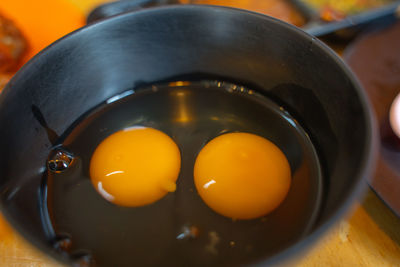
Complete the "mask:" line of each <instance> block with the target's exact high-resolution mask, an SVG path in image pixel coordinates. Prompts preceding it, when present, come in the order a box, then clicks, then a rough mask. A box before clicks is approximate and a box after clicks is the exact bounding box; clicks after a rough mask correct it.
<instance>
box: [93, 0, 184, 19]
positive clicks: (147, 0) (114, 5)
mask: <svg viewBox="0 0 400 267" xmlns="http://www.w3.org/2000/svg"><path fill="white" fill-rule="evenodd" d="M170 4H179V0H121V1H116V2H111V3H107V4H103V5H100V6H98V7H96V8H95V9H94V10H92V11H91V12H90V13H89V15H88V17H87V19H86V23H87V24H90V23H93V22H96V21H98V20H101V19H105V18H108V17H111V16H115V15H119V14H122V13H126V12H131V11H135V10H140V9H143V8H147V7H153V6H164V5H170Z"/></svg>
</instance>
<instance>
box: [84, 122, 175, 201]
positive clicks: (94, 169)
mask: <svg viewBox="0 0 400 267" xmlns="http://www.w3.org/2000/svg"><path fill="white" fill-rule="evenodd" d="M180 165H181V156H180V151H179V148H178V147H177V145H176V144H175V142H174V141H173V140H172V139H171V138H170V137H169V136H168V135H166V134H165V133H163V132H161V131H159V130H156V129H153V128H146V127H132V128H128V129H124V130H121V131H118V132H115V133H113V134H112V135H110V136H108V137H107V138H106V139H104V140H103V141H102V142H101V143H100V144H99V145H98V147H97V148H96V150H95V151H94V153H93V155H92V158H91V161H90V178H91V181H92V184H93V186H94V187H95V188H96V190H97V191H98V192H99V193H100V195H102V196H103V197H104V198H105V199H107V200H108V201H110V202H112V203H114V204H117V205H120V206H127V207H138V206H144V205H148V204H151V203H153V202H155V201H157V200H159V199H161V198H162V197H164V196H165V195H166V194H167V193H168V192H174V191H175V189H176V184H175V182H176V180H177V179H178V175H179V171H180Z"/></svg>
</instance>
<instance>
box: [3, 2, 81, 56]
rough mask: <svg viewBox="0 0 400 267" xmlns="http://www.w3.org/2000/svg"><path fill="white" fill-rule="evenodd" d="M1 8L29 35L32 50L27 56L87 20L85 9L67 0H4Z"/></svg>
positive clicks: (27, 36)
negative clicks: (83, 10) (82, 9)
mask: <svg viewBox="0 0 400 267" xmlns="http://www.w3.org/2000/svg"><path fill="white" fill-rule="evenodd" d="M0 12H2V13H4V14H5V15H6V16H7V17H8V18H10V19H11V20H13V21H14V23H15V24H16V25H17V27H18V28H19V29H20V30H21V31H22V33H23V34H24V35H25V37H26V38H27V40H28V43H29V46H30V50H29V53H28V55H27V58H26V60H28V59H29V58H31V57H32V56H34V55H35V54H37V53H38V52H40V51H41V50H42V49H43V48H45V47H46V46H48V45H49V44H51V43H52V42H54V41H55V40H57V39H59V38H61V37H62V36H64V35H66V34H68V33H70V32H72V31H74V30H76V29H78V28H80V27H82V26H83V25H84V24H85V16H84V14H83V12H82V11H81V10H80V9H79V8H78V7H76V6H75V5H73V4H72V3H71V2H69V1H68V0H36V1H26V0H1V2H0Z"/></svg>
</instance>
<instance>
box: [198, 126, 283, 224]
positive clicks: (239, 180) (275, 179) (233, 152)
mask: <svg viewBox="0 0 400 267" xmlns="http://www.w3.org/2000/svg"><path fill="white" fill-rule="evenodd" d="M194 181H195V185H196V189H197V191H198V193H199V195H200V197H201V198H202V199H203V201H204V202H205V203H206V204H207V205H208V206H209V207H210V208H211V209H213V210H214V211H215V212H217V213H219V214H221V215H223V216H226V217H229V218H233V219H254V218H257V217H261V216H264V215H266V214H268V213H269V212H271V211H273V210H274V209H276V208H277V207H278V206H279V205H280V204H281V203H282V201H283V200H284V199H285V197H286V195H287V193H288V191H289V188H290V184H291V171H290V166H289V162H288V160H287V159H286V157H285V155H284V154H283V152H282V151H281V150H280V149H279V148H278V147H277V146H276V145H275V144H273V143H272V142H270V141H269V140H267V139H265V138H263V137H260V136H257V135H255V134H250V133H228V134H223V135H220V136H218V137H216V138H214V139H213V140H211V141H210V142H209V143H208V144H206V145H205V146H204V147H203V149H202V150H201V151H200V153H199V155H198V156H197V159H196V162H195V166H194Z"/></svg>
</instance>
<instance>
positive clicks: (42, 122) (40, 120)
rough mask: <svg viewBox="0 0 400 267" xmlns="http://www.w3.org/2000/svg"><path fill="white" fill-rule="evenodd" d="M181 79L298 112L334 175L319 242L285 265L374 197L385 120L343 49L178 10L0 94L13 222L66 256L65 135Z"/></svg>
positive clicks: (130, 27) (83, 35)
mask: <svg viewBox="0 0 400 267" xmlns="http://www.w3.org/2000/svg"><path fill="white" fill-rule="evenodd" d="M177 77H185V79H194V80H198V79H205V78H210V77H211V78H214V77H218V78H223V79H225V80H229V81H232V82H236V83H238V84H243V85H246V86H247V87H249V88H256V89H259V90H260V91H261V92H262V93H264V94H266V95H268V96H269V97H270V98H271V99H273V100H274V101H276V102H277V103H279V104H281V105H284V106H285V107H287V109H288V110H289V111H290V112H291V113H292V114H294V115H296V118H298V119H299V121H300V123H301V125H302V126H303V127H304V128H305V129H306V130H307V133H308V134H309V135H310V138H311V139H312V141H313V142H314V145H315V147H316V148H317V150H318V153H319V157H320V161H321V162H322V165H323V171H324V184H325V188H324V189H325V191H324V196H323V197H324V202H323V207H322V210H321V213H320V214H319V218H318V221H317V223H316V224H315V226H314V228H313V230H312V231H311V232H310V234H309V236H307V237H305V238H304V239H303V240H302V241H299V242H297V243H296V244H293V246H292V247H291V248H290V249H288V250H286V251H283V252H282V253H281V254H280V255H279V256H278V258H280V257H282V258H286V257H288V255H291V254H292V253H293V252H294V251H297V249H298V248H303V247H305V246H306V245H307V244H309V243H310V241H311V240H313V239H314V238H315V237H317V236H318V235H320V234H321V233H322V232H323V229H326V227H327V226H328V225H330V224H331V223H332V222H334V221H335V219H336V218H338V216H339V215H340V214H342V213H343V211H344V210H345V209H346V208H347V207H348V206H349V204H350V203H351V201H352V200H353V199H354V198H355V197H356V196H357V193H359V192H360V191H361V190H362V188H363V185H364V182H363V178H364V177H365V176H368V175H369V174H370V171H371V168H372V159H373V150H374V146H375V143H374V142H375V141H374V140H375V139H374V138H373V136H374V130H373V120H372V116H371V113H370V110H369V107H368V103H367V102H366V98H365V96H364V94H363V93H362V91H361V89H360V88H359V86H358V84H357V82H356V81H355V80H354V79H353V77H352V75H351V73H350V72H349V70H348V69H347V67H346V66H345V65H344V64H343V63H342V62H341V61H340V59H338V58H337V57H336V56H335V55H334V53H333V52H331V51H330V50H329V49H328V48H327V47H326V46H324V45H323V44H322V43H320V42H319V41H318V40H316V39H315V38H313V37H312V36H309V35H307V34H305V33H303V32H302V31H300V30H298V29H295V28H294V27H292V26H289V25H287V24H284V23H282V22H279V21H277V20H275V19H272V18H269V17H266V16H262V15H258V14H254V13H248V12H245V11H239V10H235V9H230V8H217V7H198V6H196V7H195V6H172V7H165V8H157V9H149V10H143V11H140V12H136V13H127V14H124V15H121V16H116V17H113V18H111V19H107V20H104V21H102V22H100V23H98V24H94V25H91V26H89V27H86V28H84V29H82V30H80V31H78V32H76V33H74V34H72V35H69V36H68V37H66V38H64V39H63V40H61V41H59V42H57V43H55V44H54V45H52V46H51V47H50V48H48V49H46V50H45V51H43V52H42V53H41V54H39V55H38V56H36V57H35V58H34V59H33V60H32V61H30V62H29V63H28V64H27V65H26V66H24V67H23V68H22V69H21V70H20V71H19V72H18V73H17V74H16V75H15V77H14V78H13V79H12V80H11V82H10V83H9V84H8V85H7V87H6V88H5V90H4V91H3V93H2V95H1V96H0V125H2V131H1V136H0V149H1V151H2V153H1V156H0V177H1V180H0V192H1V203H2V208H3V211H4V214H5V215H6V217H7V218H8V220H10V222H11V223H12V225H13V226H14V227H16V228H17V229H18V230H19V231H20V232H21V233H22V234H23V235H24V236H25V237H26V238H27V239H28V240H30V241H31V242H33V243H34V244H35V245H37V246H38V247H39V248H41V249H42V250H44V251H46V252H47V253H48V254H50V255H52V256H54V257H57V258H58V259H63V260H66V258H64V257H63V256H62V255H60V254H58V253H57V252H55V251H54V250H53V248H52V241H53V240H48V238H46V237H47V236H49V235H48V232H47V231H48V229H46V227H44V226H43V218H41V216H40V214H41V209H43V208H44V207H43V205H42V202H41V198H40V196H41V194H42V193H43V192H41V181H42V179H41V178H42V176H43V173H44V171H45V168H44V166H45V163H46V159H47V156H48V154H49V151H50V149H51V147H52V146H53V145H54V144H55V143H54V142H56V140H57V137H58V136H61V135H63V133H64V132H65V131H66V130H67V129H68V128H69V127H70V126H71V124H73V123H75V122H76V120H77V119H78V118H79V117H80V116H82V115H83V114H85V113H86V112H87V111H88V110H90V109H92V108H94V107H95V106H97V105H99V104H100V103H103V102H104V101H105V100H107V99H109V98H110V97H112V96H114V95H117V94H119V93H121V92H124V91H126V90H127V89H130V88H134V87H137V86H140V85H143V84H152V83H155V82H159V81H165V80H170V79H177ZM49 137H50V138H49ZM275 259H276V258H275Z"/></svg>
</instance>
